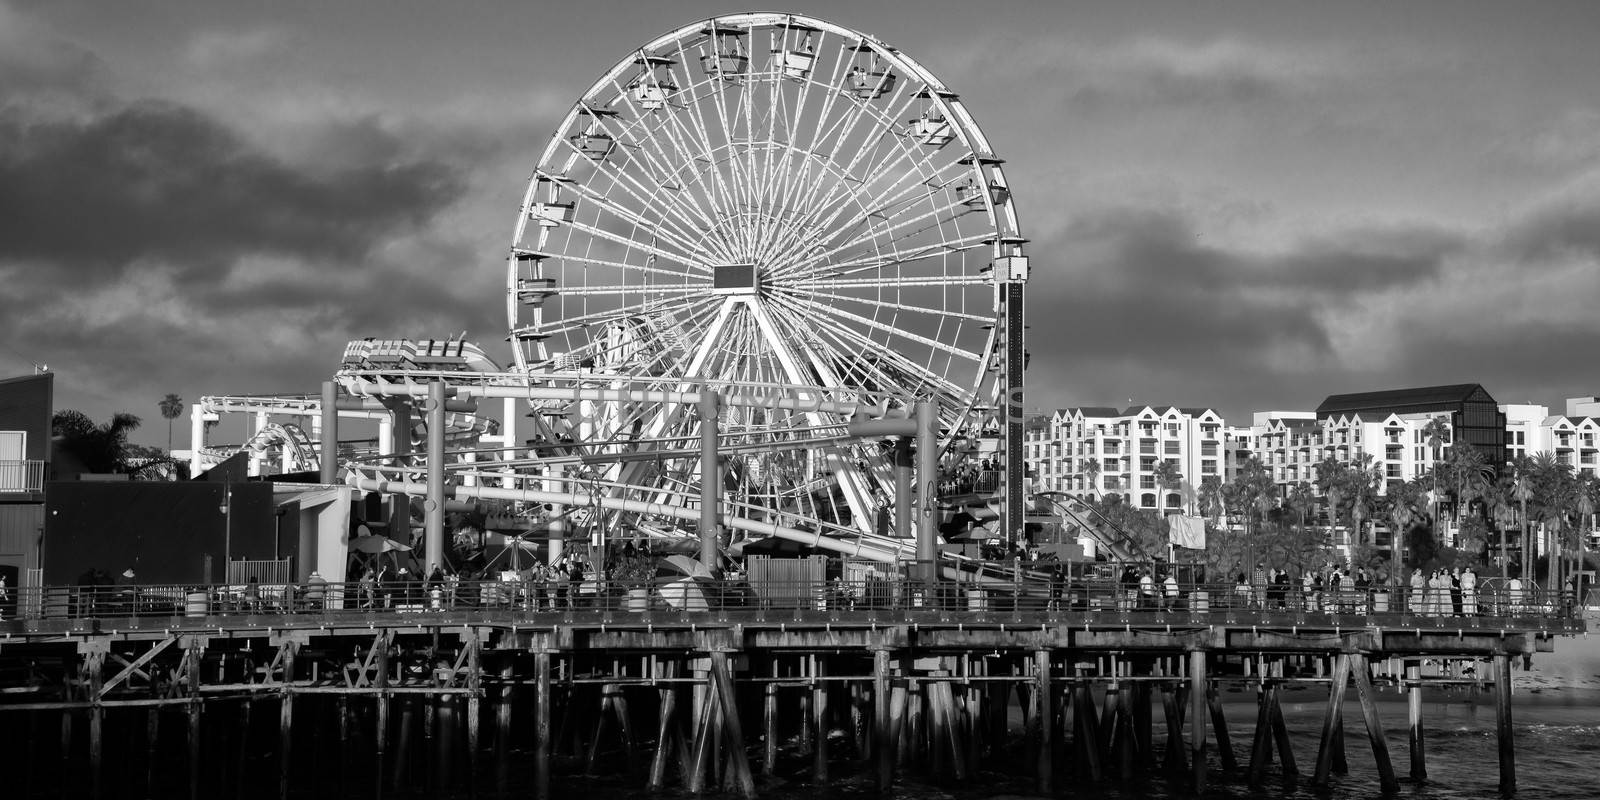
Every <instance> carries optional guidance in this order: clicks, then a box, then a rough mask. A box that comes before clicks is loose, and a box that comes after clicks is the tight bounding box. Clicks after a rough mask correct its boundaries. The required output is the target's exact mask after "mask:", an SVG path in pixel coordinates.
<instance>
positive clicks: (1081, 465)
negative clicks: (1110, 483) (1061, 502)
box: [1078, 458, 1100, 499]
mask: <svg viewBox="0 0 1600 800" xmlns="http://www.w3.org/2000/svg"><path fill="white" fill-rule="evenodd" d="M1078 471H1079V472H1082V473H1083V474H1084V475H1087V476H1089V497H1090V499H1093V498H1094V497H1096V496H1097V495H1098V492H1099V491H1100V459H1098V458H1080V459H1078Z"/></svg>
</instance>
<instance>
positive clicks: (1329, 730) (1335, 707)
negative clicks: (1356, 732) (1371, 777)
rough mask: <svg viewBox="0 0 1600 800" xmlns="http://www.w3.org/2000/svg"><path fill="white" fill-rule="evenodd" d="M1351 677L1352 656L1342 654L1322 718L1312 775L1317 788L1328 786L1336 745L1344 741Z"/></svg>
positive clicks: (1330, 685) (1330, 686)
mask: <svg viewBox="0 0 1600 800" xmlns="http://www.w3.org/2000/svg"><path fill="white" fill-rule="evenodd" d="M1349 677H1350V656H1349V655H1347V654H1345V653H1340V654H1339V656H1338V658H1337V659H1335V661H1334V667H1333V673H1332V674H1331V675H1330V676H1329V680H1330V683H1329V685H1328V706H1327V711H1326V712H1325V713H1324V714H1323V717H1322V737H1321V739H1320V740H1319V744H1318V746H1317V768H1316V771H1315V772H1313V773H1312V775H1311V782H1312V784H1314V785H1316V786H1327V785H1328V774H1329V772H1330V771H1331V770H1332V768H1333V748H1334V746H1335V745H1334V743H1335V742H1336V741H1343V740H1344V730H1343V726H1342V725H1341V724H1340V720H1341V716H1340V708H1342V707H1343V706H1344V690H1345V684H1347V683H1349Z"/></svg>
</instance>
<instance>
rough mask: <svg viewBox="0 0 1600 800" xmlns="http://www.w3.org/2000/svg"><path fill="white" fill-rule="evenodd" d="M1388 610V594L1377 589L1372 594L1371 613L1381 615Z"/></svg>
mask: <svg viewBox="0 0 1600 800" xmlns="http://www.w3.org/2000/svg"><path fill="white" fill-rule="evenodd" d="M1388 610H1389V593H1388V592H1386V591H1384V590H1382V589H1379V590H1377V591H1375V592H1373V593H1372V613H1374V614H1383V613H1386V612H1388Z"/></svg>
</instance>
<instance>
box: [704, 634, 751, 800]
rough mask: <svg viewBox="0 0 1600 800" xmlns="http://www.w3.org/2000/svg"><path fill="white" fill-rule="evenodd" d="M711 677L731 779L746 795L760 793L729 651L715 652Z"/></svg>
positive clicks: (740, 791)
mask: <svg viewBox="0 0 1600 800" xmlns="http://www.w3.org/2000/svg"><path fill="white" fill-rule="evenodd" d="M711 680H712V684H713V688H714V689H715V691H716V694H717V695H718V697H719V698H720V699H719V702H718V705H719V707H720V709H721V711H720V716H721V717H722V720H721V727H722V735H723V741H724V742H725V743H726V745H727V753H728V775H729V779H730V781H729V782H730V783H732V784H733V786H734V787H735V788H737V789H738V791H739V793H740V794H742V795H744V796H745V797H746V798H754V797H755V796H756V784H755V777H754V776H753V775H752V774H751V772H750V761H749V759H748V757H747V755H746V753H745V748H744V726H743V724H742V723H741V722H740V720H739V703H738V699H737V695H736V694H735V692H734V690H733V675H732V673H731V672H730V670H729V667H728V654H727V653H726V652H722V651H712V653H711Z"/></svg>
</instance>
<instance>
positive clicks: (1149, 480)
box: [1139, 475, 1156, 489]
mask: <svg viewBox="0 0 1600 800" xmlns="http://www.w3.org/2000/svg"><path fill="white" fill-rule="evenodd" d="M1139 488H1140V489H1154V488H1156V476H1154V475H1140V476H1139Z"/></svg>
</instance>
